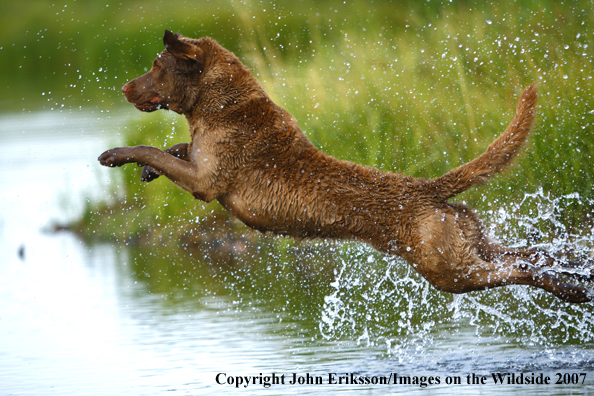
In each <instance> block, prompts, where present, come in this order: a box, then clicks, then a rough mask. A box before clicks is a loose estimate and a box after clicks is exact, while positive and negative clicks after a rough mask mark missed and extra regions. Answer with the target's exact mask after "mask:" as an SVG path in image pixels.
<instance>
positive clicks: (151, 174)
mask: <svg viewBox="0 0 594 396" xmlns="http://www.w3.org/2000/svg"><path fill="white" fill-rule="evenodd" d="M188 147H189V144H188V143H178V144H174V145H173V146H171V147H169V148H168V149H165V150H164V151H165V152H166V153H167V154H171V155H173V156H174V157H177V158H179V159H182V160H184V161H189V160H190V157H189V153H188ZM139 166H142V174H141V175H140V180H141V181H145V182H150V181H153V180H155V179H156V178H158V177H159V176H161V173H159V172H157V171H156V170H155V169H153V168H152V167H151V166H149V165H139Z"/></svg>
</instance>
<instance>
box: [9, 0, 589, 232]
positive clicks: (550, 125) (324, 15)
mask: <svg viewBox="0 0 594 396" xmlns="http://www.w3.org/2000/svg"><path fill="white" fill-rule="evenodd" d="M0 22H1V23H0V30H1V32H0V33H1V34H0V37H1V39H0V104H1V108H2V111H3V112H29V111H37V110H54V111H61V110H64V109H66V110H70V111H72V110H82V111H85V110H88V111H107V112H108V111H112V112H113V111H115V110H116V109H117V110H119V109H122V108H131V106H130V105H129V104H128V103H126V101H125V100H124V98H123V95H122V94H121V92H120V88H121V86H122V85H123V84H124V83H125V82H127V81H128V80H130V79H132V78H134V77H136V76H138V75H140V74H142V73H144V72H145V71H146V70H147V69H148V68H149V67H150V64H151V61H152V59H153V58H154V57H155V56H156V54H157V53H159V52H160V51H161V50H162V35H163V32H164V30H165V29H170V30H172V31H176V32H181V33H182V34H184V35H186V36H189V37H200V36H205V35H208V36H211V37H213V38H215V39H217V40H218V41H219V42H220V43H221V44H222V45H223V46H225V47H226V48H228V49H230V50H232V51H234V52H235V53H236V54H237V55H238V56H239V57H240V59H241V60H242V61H243V62H244V63H245V64H246V65H248V66H249V67H250V68H251V70H252V71H253V73H254V74H255V75H256V76H257V78H258V79H259V81H260V82H261V83H262V85H263V86H264V88H265V89H266V91H267V92H268V93H269V94H270V95H271V96H272V98H273V99H274V100H275V101H276V102H277V103H278V104H279V105H281V106H283V107H285V108H286V109H287V110H288V111H289V112H291V113H292V114H293V115H294V116H295V117H296V118H297V120H299V122H300V125H301V127H302V129H303V130H304V131H305V132H306V134H307V135H308V137H309V138H310V139H311V140H312V141H313V142H314V144H315V145H316V146H318V147H319V148H321V149H322V150H324V151H326V152H328V153H329V154H331V155H334V156H336V157H339V158H341V159H346V160H351V161H356V162H360V163H364V164H367V165H371V166H376V167H379V168H380V169H382V170H386V171H393V172H402V173H406V174H411V175H414V176H419V177H426V178H432V177H435V176H438V175H441V174H443V173H444V172H446V171H447V170H449V169H451V168H453V167H455V166H457V165H459V164H461V163H463V162H466V161H468V160H470V159H473V158H474V157H476V156H477V155H479V154H480V153H481V152H482V151H483V150H484V149H485V148H486V147H487V146H488V144H489V143H490V142H491V141H492V140H493V139H494V138H495V137H496V136H498V135H499V134H500V133H501V132H502V131H503V130H504V129H505V127H506V126H507V124H508V123H509V121H510V120H511V117H512V115H513V112H514V109H515V105H516V101H517V99H518V97H519V94H520V93H521V91H522V90H523V88H524V87H525V86H526V85H528V84H529V83H531V82H532V81H538V82H539V89H540V102H539V103H540V105H539V110H538V111H539V115H538V124H537V127H536V129H535V131H534V134H533V137H532V139H531V142H530V145H529V147H528V150H527V153H526V155H524V156H523V157H522V158H521V159H520V160H519V161H518V165H517V166H515V167H514V168H513V170H511V171H509V172H507V173H506V174H505V175H504V176H502V177H501V176H500V177H498V178H496V179H495V180H494V181H493V182H492V183H491V184H490V185H489V186H488V187H479V188H475V189H473V190H471V191H469V192H467V193H465V194H463V195H462V196H460V197H458V198H457V199H458V200H463V201H467V202H469V203H470V204H471V205H472V206H474V207H475V208H477V209H478V210H479V211H480V212H482V213H489V211H491V212H492V211H494V210H496V209H497V208H499V207H500V206H502V205H506V204H510V203H514V202H515V203H517V202H520V201H521V200H522V199H523V198H524V194H525V193H527V192H528V193H531V192H536V191H539V189H540V188H542V190H543V191H544V192H545V193H546V194H547V195H548V194H550V196H552V197H561V196H564V195H567V194H571V193H578V194H579V199H577V200H571V204H568V205H567V207H566V208H561V210H562V211H563V213H564V216H563V219H562V221H563V222H564V224H565V226H567V227H570V228H572V229H573V228H576V227H582V228H583V227H584V226H586V227H589V226H590V224H591V211H592V202H593V199H594V192H593V188H592V187H593V181H594V174H593V173H594V167H593V166H592V165H593V163H594V162H593V160H592V153H593V148H592V144H591V141H592V137H593V128H592V122H593V120H594V104H592V101H591V97H592V92H593V86H594V85H593V81H592V78H593V73H592V72H593V70H592V69H593V64H592V62H593V56H592V45H593V31H592V26H593V23H594V11H593V7H592V1H570V2H559V1H546V0H538V1H509V0H508V1H500V2H473V1H424V2H416V1H398V2H390V1H345V2H334V1H308V0H306V1H273V2H269V1H247V0H246V1H233V0H223V1H185V0H170V1H122V0H117V1H116V0H114V1H101V2H97V1H80V0H79V1H74V0H63V1H61V2H55V1H34V0H33V1H30V2H28V3H27V6H26V7H23V6H22V4H20V3H18V2H9V3H6V4H3V6H2V13H1V15H0ZM130 111H131V113H132V112H133V109H130ZM129 119H130V121H129V123H127V124H126V125H123V126H122V131H121V132H122V134H123V137H122V139H121V140H123V143H125V144H151V145H156V146H159V147H163V146H166V145H171V144H174V143H177V142H181V141H187V140H188V134H187V126H186V123H185V120H184V119H183V118H182V117H177V116H175V115H172V114H164V112H158V113H153V114H140V113H138V114H136V113H133V115H131V116H130V117H129ZM2 133H10V131H2ZM97 154H99V152H98V153H97ZM114 172H116V171H115V170H114ZM139 174H140V169H139V168H137V167H133V166H128V167H126V168H125V169H124V170H123V171H122V175H121V178H119V179H118V180H119V183H112V185H111V188H113V189H114V190H115V189H118V191H119V193H118V194H117V195H116V194H113V196H112V197H109V198H106V200H105V202H95V201H89V202H88V203H87V210H86V213H85V215H84V216H83V219H82V220H81V222H79V223H78V224H77V225H76V227H77V229H78V230H80V231H81V232H82V233H83V234H85V235H91V234H93V235H94V236H95V237H96V236H97V235H99V236H100V237H102V238H113V237H116V238H118V239H122V240H127V239H130V238H136V239H137V240H139V239H143V238H144V240H154V237H155V235H159V237H162V235H161V234H166V235H167V236H171V237H172V238H171V240H173V241H179V240H180V239H181V238H182V236H183V235H186V236H187V235H188V233H192V232H193V231H192V229H195V228H196V227H197V225H196V224H194V223H196V219H197V218H198V219H199V221H197V222H198V223H200V222H204V221H206V222H208V221H219V220H221V221H223V222H227V223H228V224H229V225H230V226H231V229H234V230H236V229H239V230H242V229H241V226H240V225H237V224H236V223H233V222H232V221H231V220H230V219H229V218H228V216H227V215H226V214H225V213H224V212H223V211H222V209H221V208H220V206H218V204H216V203H214V204H210V205H202V204H201V203H198V202H196V201H194V200H193V198H192V197H191V196H190V195H188V194H185V193H184V192H182V191H181V190H179V189H178V188H176V187H175V186H173V185H172V184H171V183H168V182H167V181H166V180H164V179H159V180H157V181H155V182H153V183H150V184H148V185H147V184H142V183H140V181H139ZM114 197H115V198H114ZM164 202H167V203H168V205H166V206H165V205H163V203H164ZM188 205H192V210H191V211H190V210H187V207H188ZM111 213H116V215H111ZM211 214H214V215H216V216H210V215H211ZM156 217H157V218H160V219H164V220H163V221H160V222H159V225H158V226H157V225H156V224H155V221H154V219H155V218H156ZM205 218H211V219H213V220H204V219H205ZM189 222H190V223H191V225H190V226H189V227H188V226H187V224H188V223H189ZM209 227H210V226H209ZM89 230H92V231H93V232H92V233H91V232H90V231H89ZM210 230H212V227H210ZM150 234H153V235H152V236H151V235H150ZM176 243H177V242H176Z"/></svg>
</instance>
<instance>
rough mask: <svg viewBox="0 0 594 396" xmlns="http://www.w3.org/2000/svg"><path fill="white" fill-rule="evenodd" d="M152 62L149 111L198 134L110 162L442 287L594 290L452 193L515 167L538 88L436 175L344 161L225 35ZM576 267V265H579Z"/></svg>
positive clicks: (119, 152) (170, 41)
mask: <svg viewBox="0 0 594 396" xmlns="http://www.w3.org/2000/svg"><path fill="white" fill-rule="evenodd" d="M163 41H164V44H165V50H164V51H163V52H162V53H161V54H160V55H159V56H158V57H157V58H156V59H155V60H154V62H153V65H152V68H151V70H150V71H149V72H148V73H146V74H145V75H143V76H140V77H138V78H136V79H134V80H132V81H130V82H128V83H127V84H126V85H124V87H123V88H122V90H123V92H124V95H125V96H126V99H127V100H128V101H129V102H130V103H132V104H134V106H135V107H136V108H137V109H139V110H142V111H155V110H159V109H169V110H173V111H175V112H177V113H179V114H183V115H185V116H186V118H187V120H188V123H189V126H190V133H191V137H192V138H191V142H190V143H188V144H186V143H181V144H176V145H174V146H173V147H171V148H169V149H167V150H164V151H162V150H160V149H158V148H155V147H150V146H136V147H118V148H114V149H111V150H108V151H106V152H104V153H103V154H101V156H100V157H99V161H100V162H101V164H102V165H105V166H122V165H124V164H127V163H137V164H138V165H141V166H143V167H144V168H143V171H142V176H141V178H142V180H144V181H151V180H153V179H155V178H156V177H158V176H160V175H164V176H166V177H167V178H168V179H169V180H171V181H172V182H174V183H176V184H177V185H178V186H180V187H181V188H183V189H185V190H186V191H188V192H189V193H190V194H192V195H193V196H194V197H195V198H197V199H200V200H203V201H206V202H209V201H211V200H213V199H217V200H218V201H219V202H220V203H221V204H222V205H223V206H224V207H225V208H226V209H227V210H228V211H229V212H231V213H232V214H233V215H234V216H236V217H237V218H239V219H240V220H241V221H243V222H244V223H245V224H247V225H248V226H250V227H252V228H255V229H257V230H260V231H263V232H265V231H271V232H273V233H276V234H281V235H288V236H294V237H300V238H335V239H351V240H358V241H362V242H365V243H368V244H371V245H372V246H373V247H374V248H376V249H377V250H379V251H381V252H384V253H387V254H393V255H398V256H401V257H402V258H404V259H405V260H406V261H407V262H408V263H409V264H410V265H412V266H413V268H414V269H415V270H416V271H417V272H419V273H420V274H421V275H422V276H423V277H425V279H427V280H428V281H429V282H430V283H431V284H432V285H433V286H434V287H435V288H437V289H438V290H442V291H446V292H450V293H466V292H470V291H473V290H482V289H487V288H493V287H498V286H503V285H510V284H522V285H531V286H536V287H539V288H542V289H544V290H546V291H548V292H551V293H553V294H554V295H555V296H557V297H559V298H560V299H562V300H564V301H568V302H586V301H590V300H591V299H592V294H590V292H589V291H588V289H586V288H584V287H581V286H579V285H574V284H567V283H563V282H561V281H560V280H559V279H558V278H557V277H556V276H555V275H554V274H553V272H552V271H551V270H552V268H553V267H555V271H556V272H561V273H566V274H568V275H574V274H573V272H574V271H572V269H573V268H574V267H575V266H576V265H577V264H575V263H572V262H568V261H564V260H558V259H555V258H553V257H551V256H550V255H548V254H547V253H545V252H542V251H540V250H536V249H510V248H506V247H503V246H501V245H499V244H497V243H495V242H494V241H492V240H491V239H490V238H489V236H488V235H487V233H486V230H485V227H484V226H483V225H482V224H481V222H480V221H479V219H478V218H477V216H476V215H475V214H474V213H473V212H472V211H471V209H470V208H468V207H467V206H465V205H463V204H459V203H450V202H448V200H449V199H450V198H452V197H454V196H456V195H457V194H460V193H461V192H463V191H465V190H467V189H468V188H470V187H472V186H474V185H476V184H483V183H486V182H487V180H488V179H489V178H490V177H491V176H494V175H495V174H497V173H498V172H500V171H501V170H503V169H504V168H505V167H506V166H508V165H509V164H510V163H511V162H512V160H513V159H514V158H515V157H517V155H518V153H519V152H520V151H521V150H522V148H523V146H524V145H525V143H526V140H527V138H528V135H529V133H530V130H531V128H532V125H533V122H534V118H535V105H536V97H537V92H536V86H535V85H534V84H533V85H530V86H529V87H527V88H526V90H525V91H524V93H523V94H522V95H521V97H520V100H519V103H518V106H517V108H516V114H515V116H514V118H513V120H512V121H511V124H510V125H509V127H508V128H507V129H506V130H505V132H503V134H502V135H501V136H500V137H499V138H497V139H496V140H495V141H494V142H493V143H491V145H490V146H489V147H488V148H487V150H486V151H485V152H484V153H483V154H482V155H480V156H479V157H477V158H476V159H474V160H473V161H471V162H468V163H466V164H464V165H461V166H460V167H458V168H456V169H454V170H452V171H450V172H448V173H446V174H445V175H443V176H441V177H437V178H435V179H432V180H425V179H420V178H413V177H408V176H403V175H400V174H394V173H388V172H381V171H379V170H377V169H374V168H370V167H366V166H362V165H358V164H355V163H351V162H347V161H341V160H339V159H336V158H333V157H331V156H329V155H327V154H325V153H323V152H321V151H320V150H318V149H316V148H315V147H314V146H313V145H312V144H311V142H310V141H309V140H308V139H307V137H306V136H305V135H304V134H303V132H302V131H301V129H299V126H298V124H297V121H295V119H294V118H293V117H292V116H291V115H290V114H289V113H288V112H287V111H286V110H284V109H282V108H281V107H279V106H277V105H276V104H275V103H273V102H272V100H270V98H269V97H268V96H267V95H266V93H265V92H264V91H263V89H262V87H261V86H260V84H259V83H258V82H257V81H256V79H255V78H254V77H253V76H252V74H251V73H250V71H249V70H248V69H247V68H246V67H245V66H244V65H243V64H242V63H241V62H240V61H239V59H238V58H237V57H236V56H235V55H233V54H232V53H231V52H229V51H227V50H226V49H225V48H223V47H222V46H220V45H219V44H218V43H217V42H216V41H215V40H212V39H210V38H206V37H205V38H201V39H199V40H194V39H189V38H186V37H183V36H181V35H179V34H173V33H171V32H169V31H166V32H165V36H164V39H163ZM574 276H577V275H574Z"/></svg>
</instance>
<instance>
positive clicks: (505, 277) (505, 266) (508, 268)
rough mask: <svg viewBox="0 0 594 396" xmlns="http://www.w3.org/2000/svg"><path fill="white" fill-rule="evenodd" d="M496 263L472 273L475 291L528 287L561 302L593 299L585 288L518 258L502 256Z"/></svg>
mask: <svg viewBox="0 0 594 396" xmlns="http://www.w3.org/2000/svg"><path fill="white" fill-rule="evenodd" d="M497 261H498V262H497V263H493V264H492V268H491V269H488V270H486V271H482V272H481V271H477V272H474V273H473V276H472V279H473V287H474V288H475V290H480V289H488V288H492V287H497V286H504V285H529V286H534V287H538V288H541V289H543V290H546V291H548V292H549V293H552V294H554V295H555V296H556V297H558V298H560V299H561V300H563V301H567V302H571V303H584V302H588V301H592V298H593V297H594V295H592V293H591V292H590V291H589V290H588V289H586V288H585V287H582V286H578V285H573V284H568V283H564V282H562V281H560V280H559V279H558V278H556V277H555V276H553V275H550V274H547V273H545V272H542V271H541V270H540V269H539V268H535V267H534V266H533V265H532V263H531V262H527V261H524V260H521V259H518V257H513V256H507V257H506V256H503V257H501V258H500V259H499V260H497Z"/></svg>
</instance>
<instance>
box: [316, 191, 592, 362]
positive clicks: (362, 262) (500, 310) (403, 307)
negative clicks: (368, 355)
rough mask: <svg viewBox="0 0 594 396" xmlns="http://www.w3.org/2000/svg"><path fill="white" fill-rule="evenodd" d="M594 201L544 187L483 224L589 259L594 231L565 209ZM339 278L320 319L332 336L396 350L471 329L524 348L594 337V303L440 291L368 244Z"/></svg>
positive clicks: (524, 292)
mask: <svg viewBox="0 0 594 396" xmlns="http://www.w3.org/2000/svg"><path fill="white" fill-rule="evenodd" d="M593 204H594V202H591V201H589V200H585V199H582V198H581V197H580V195H579V194H568V195H564V196H562V197H558V198H557V197H551V196H550V195H548V194H546V193H544V192H543V191H542V190H538V191H537V192H535V193H531V194H525V196H524V198H523V199H522V200H521V201H519V202H517V203H509V204H506V205H503V206H502V207H501V209H499V210H497V211H490V212H487V213H486V216H484V221H485V224H486V225H487V227H488V228H489V230H490V232H491V234H492V235H493V236H495V237H496V238H497V239H500V240H501V241H504V242H505V245H507V246H511V247H528V246H534V247H539V248H542V249H545V250H547V251H549V252H550V253H552V254H553V255H556V256H558V257H569V258H572V259H578V260H582V261H584V260H587V259H588V257H589V254H590V252H591V251H592V246H593V245H594V238H593V236H592V233H591V230H590V229H589V228H584V229H572V228H571V227H569V226H567V224H566V223H565V222H563V219H564V212H565V210H566V208H567V207H569V206H571V205H580V206H586V207H589V206H593ZM334 275H335V277H334V282H333V283H332V284H331V286H332V288H333V290H332V292H331V293H329V294H328V295H327V296H326V297H325V300H324V305H323V309H322V313H321V319H320V322H319V329H320V332H321V334H322V336H323V337H324V338H325V339H328V340H336V339H353V340H357V341H358V343H360V344H363V345H368V346H380V345H385V346H386V348H387V349H388V351H389V352H390V353H391V354H393V355H399V354H400V351H402V350H404V349H406V350H407V351H409V352H410V351H411V350H422V349H425V348H430V347H431V346H432V345H435V342H436V341H438V340H440V339H444V340H445V339H451V338H452V337H455V336H456V334H458V333H467V332H468V330H471V331H473V332H474V334H475V336H474V337H478V338H480V339H482V340H486V339H489V340H497V342H500V343H501V342H504V343H511V344H517V345H518V346H521V347H530V346H535V345H538V346H546V347H555V346H559V345H562V344H574V345H577V344H582V343H584V342H592V341H594V309H593V308H592V304H582V305H575V304H573V305H572V304H568V303H565V302H563V301H560V300H558V299H557V298H555V297H554V296H552V295H550V294H549V293H546V292H544V291H542V290H540V289H536V288H531V287H527V286H507V287H504V288H497V289H492V290H487V291H482V292H474V293H469V294H464V295H452V294H448V293H441V292H438V291H436V290H435V289H433V288H432V287H431V286H430V285H429V283H428V282H426V281H425V280H424V279H422V278H421V277H420V276H419V275H418V274H416V273H415V272H414V271H413V270H412V269H410V267H409V266H408V264H406V263H405V262H404V261H403V260H401V259H398V258H393V257H386V256H382V255H379V254H377V253H376V252H375V251H373V250H372V249H371V248H369V247H366V246H361V245H348V246H347V248H346V250H345V251H344V252H343V254H342V265H341V266H340V268H338V269H336V270H335V274H334ZM585 285H586V286H592V285H588V284H587V283H585Z"/></svg>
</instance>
